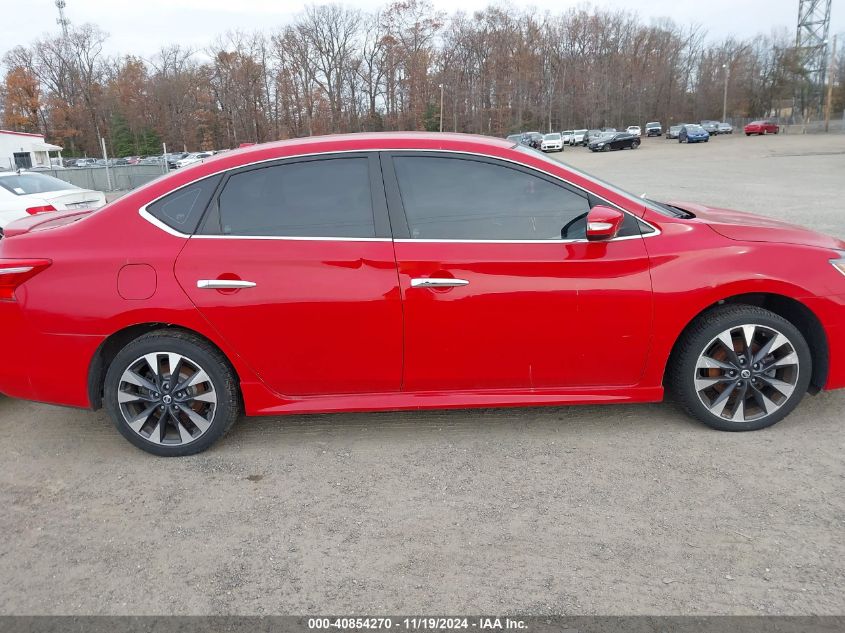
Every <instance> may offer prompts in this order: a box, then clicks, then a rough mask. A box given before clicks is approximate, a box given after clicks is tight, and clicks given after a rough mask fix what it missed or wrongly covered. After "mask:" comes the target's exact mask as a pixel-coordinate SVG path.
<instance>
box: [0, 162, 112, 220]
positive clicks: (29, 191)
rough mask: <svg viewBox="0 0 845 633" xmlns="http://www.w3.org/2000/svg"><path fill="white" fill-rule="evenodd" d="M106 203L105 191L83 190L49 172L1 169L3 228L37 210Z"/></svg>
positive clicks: (77, 207)
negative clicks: (3, 170)
mask: <svg viewBox="0 0 845 633" xmlns="http://www.w3.org/2000/svg"><path fill="white" fill-rule="evenodd" d="M105 204H106V196H105V194H104V193H103V192H102V191H92V190H91V189H80V188H79V187H77V186H75V185H72V184H70V183H68V182H65V181H64V180H59V179H58V178H53V177H52V176H48V175H47V174H39V173H38V172H32V171H22V172H20V173H18V172H16V171H9V172H0V228H3V227H5V226H6V225H7V224H9V223H10V222H12V221H14V220H19V219H20V218H25V217H27V216H30V215H35V214H36V213H45V212H48V211H65V210H68V209H99V208H100V207H102V206H103V205H105Z"/></svg>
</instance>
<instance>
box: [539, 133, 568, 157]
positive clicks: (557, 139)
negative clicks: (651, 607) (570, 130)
mask: <svg viewBox="0 0 845 633" xmlns="http://www.w3.org/2000/svg"><path fill="white" fill-rule="evenodd" d="M540 149H541V150H543V151H544V152H562V151H563V137H562V136H561V135H560V132H552V133H551V134H546V135H545V136H543V142H542V143H541V144H540Z"/></svg>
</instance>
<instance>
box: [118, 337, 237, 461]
mask: <svg viewBox="0 0 845 633" xmlns="http://www.w3.org/2000/svg"><path fill="white" fill-rule="evenodd" d="M237 385H238V382H237V379H236V376H235V374H234V372H233V370H232V369H231V368H230V367H229V364H228V363H227V362H226V359H225V358H224V357H223V355H222V354H221V353H220V352H219V351H218V350H217V349H216V348H215V347H213V346H212V345H211V344H210V343H208V342H206V341H204V340H202V339H200V338H198V337H195V336H192V335H190V334H187V333H183V332H174V331H168V330H158V331H154V332H150V333H149V334H145V335H143V336H141V337H139V338H137V339H135V340H134V341H132V342H131V343H129V344H128V345H127V346H126V347H124V348H123V349H122V350H121V351H120V352H118V354H117V356H115V358H114V360H113V361H112V362H111V364H110V365H109V369H108V371H107V372H106V380H105V384H104V389H103V395H104V404H105V407H106V409H107V411H108V412H109V415H110V417H111V419H112V422H113V423H114V425H115V426H116V427H117V430H118V431H120V433H121V434H122V435H123V436H124V437H125V438H126V439H127V440H129V441H130V442H131V443H132V444H134V445H135V446H137V447H138V448H140V449H142V450H144V451H147V452H148V453H152V454H153V455H160V456H163V457H176V456H181V455H193V454H194V453H199V452H200V451H204V450H205V449H207V448H208V447H209V446H211V445H212V444H213V443H214V442H215V441H216V440H218V439H220V438H221V437H222V436H223V435H224V434H225V433H226V432H227V431H228V430H229V428H230V427H231V426H232V424H234V422H235V420H236V419H237V417H238V414H239V412H240V393H239V391H238V386H237Z"/></svg>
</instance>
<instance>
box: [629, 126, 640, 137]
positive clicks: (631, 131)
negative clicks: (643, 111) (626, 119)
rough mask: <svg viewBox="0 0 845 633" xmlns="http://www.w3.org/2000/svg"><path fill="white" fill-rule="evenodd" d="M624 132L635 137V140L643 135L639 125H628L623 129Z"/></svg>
mask: <svg viewBox="0 0 845 633" xmlns="http://www.w3.org/2000/svg"><path fill="white" fill-rule="evenodd" d="M625 131H626V132H627V133H628V134H633V135H634V136H636V137H637V138H639V137H641V136H642V135H643V131H642V130H641V129H640V126H639V125H629V126H628V127H627V128H626V129H625Z"/></svg>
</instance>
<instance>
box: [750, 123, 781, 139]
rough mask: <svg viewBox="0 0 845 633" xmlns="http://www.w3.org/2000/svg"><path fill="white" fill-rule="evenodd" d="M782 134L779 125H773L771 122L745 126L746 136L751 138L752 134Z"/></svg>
mask: <svg viewBox="0 0 845 633" xmlns="http://www.w3.org/2000/svg"><path fill="white" fill-rule="evenodd" d="M778 132H780V128H779V127H778V124H777V123H772V122H771V121H752V122H751V123H749V124H748V125H746V126H745V135H746V136H751V135H752V134H759V135H761V136H762V135H763V134H777V133H778Z"/></svg>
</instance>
